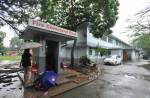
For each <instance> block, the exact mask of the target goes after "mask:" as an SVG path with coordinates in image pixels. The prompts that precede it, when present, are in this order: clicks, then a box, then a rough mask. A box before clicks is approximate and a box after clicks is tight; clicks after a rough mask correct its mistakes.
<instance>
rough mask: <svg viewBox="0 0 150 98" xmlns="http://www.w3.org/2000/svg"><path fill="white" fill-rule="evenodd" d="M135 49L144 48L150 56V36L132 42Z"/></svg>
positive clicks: (146, 35) (145, 35) (140, 37)
mask: <svg viewBox="0 0 150 98" xmlns="http://www.w3.org/2000/svg"><path fill="white" fill-rule="evenodd" d="M132 45H133V46H134V47H138V48H142V49H143V50H144V51H145V52H146V54H147V55H149V56H150V34H142V35H140V36H138V37H136V38H135V39H133V40H132Z"/></svg>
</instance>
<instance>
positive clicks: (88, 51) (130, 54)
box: [61, 23, 140, 63]
mask: <svg viewBox="0 0 150 98" xmlns="http://www.w3.org/2000/svg"><path fill="white" fill-rule="evenodd" d="M77 32H78V37H77V44H76V47H75V51H74V58H75V62H77V63H78V62H79V58H80V57H81V56H88V57H89V58H90V59H91V60H92V61H94V62H97V63H100V62H102V60H103V59H102V58H103V57H102V56H101V55H100V54H98V53H97V52H96V46H97V45H99V46H101V47H103V48H106V49H108V50H109V51H110V52H109V54H110V55H119V56H121V57H122V59H123V61H128V60H131V61H135V60H137V59H138V58H139V55H140V54H139V50H137V49H134V48H132V47H131V46H130V45H129V44H127V43H125V42H123V41H122V40H120V39H119V38H117V37H115V36H113V35H108V36H103V37H102V38H95V37H93V35H92V34H91V33H90V27H89V25H88V24H86V23H85V24H83V25H81V26H80V27H79V28H78V30H77ZM72 46H73V41H68V42H67V44H66V46H63V47H62V50H61V55H62V56H63V58H64V59H66V61H69V60H70V53H71V48H72Z"/></svg>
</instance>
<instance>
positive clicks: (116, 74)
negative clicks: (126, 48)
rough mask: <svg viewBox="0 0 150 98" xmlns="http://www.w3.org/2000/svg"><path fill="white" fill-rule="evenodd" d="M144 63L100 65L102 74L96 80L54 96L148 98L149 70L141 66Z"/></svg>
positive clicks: (149, 86) (59, 97)
mask: <svg viewBox="0 0 150 98" xmlns="http://www.w3.org/2000/svg"><path fill="white" fill-rule="evenodd" d="M146 63H147V61H139V62H129V63H126V64H123V65H119V66H106V65H100V68H101V69H102V70H103V74H102V75H101V76H100V77H99V78H98V79H97V80H96V81H94V82H92V83H90V84H88V85H85V86H82V87H79V88H76V89H73V90H71V91H69V92H67V93H64V94H62V95H59V96H56V97H55V98H150V71H149V70H147V69H144V68H143V67H142V65H143V64H146Z"/></svg>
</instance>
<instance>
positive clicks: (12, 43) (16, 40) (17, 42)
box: [10, 37, 24, 50]
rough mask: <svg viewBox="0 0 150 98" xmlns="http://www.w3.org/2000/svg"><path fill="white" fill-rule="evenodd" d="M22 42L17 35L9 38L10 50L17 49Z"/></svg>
mask: <svg viewBox="0 0 150 98" xmlns="http://www.w3.org/2000/svg"><path fill="white" fill-rule="evenodd" d="M23 43H24V41H23V40H21V39H19V37H13V38H12V39H11V40H10V49H11V50H19V49H20V48H21V46H22V44H23Z"/></svg>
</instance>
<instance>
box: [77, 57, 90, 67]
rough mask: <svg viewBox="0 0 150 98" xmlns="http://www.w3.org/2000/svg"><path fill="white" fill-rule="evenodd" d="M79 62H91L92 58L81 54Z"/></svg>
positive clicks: (84, 63)
mask: <svg viewBox="0 0 150 98" xmlns="http://www.w3.org/2000/svg"><path fill="white" fill-rule="evenodd" d="M79 62H80V63H81V64H83V65H86V64H90V63H91V60H90V59H89V58H88V57H87V56H81V57H80V60H79Z"/></svg>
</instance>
